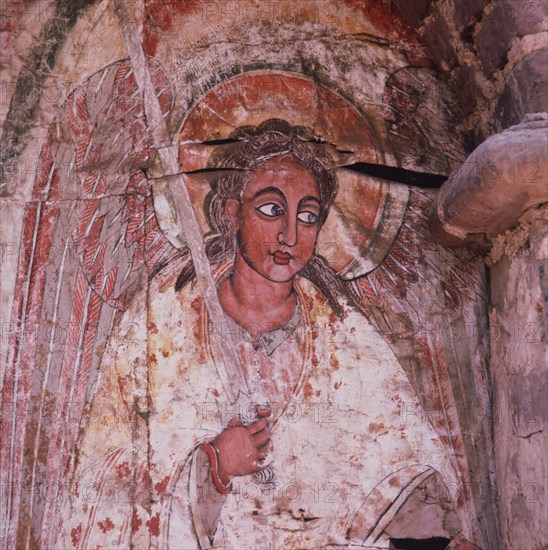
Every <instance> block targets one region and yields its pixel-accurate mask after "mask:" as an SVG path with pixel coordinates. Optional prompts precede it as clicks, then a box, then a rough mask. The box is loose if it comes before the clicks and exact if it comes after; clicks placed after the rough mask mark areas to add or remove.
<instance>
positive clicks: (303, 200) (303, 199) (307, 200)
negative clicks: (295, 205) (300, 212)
mask: <svg viewBox="0 0 548 550" xmlns="http://www.w3.org/2000/svg"><path fill="white" fill-rule="evenodd" d="M309 201H313V202H316V203H318V207H319V208H320V209H321V207H322V203H321V202H320V200H319V199H318V198H317V197H313V196H312V195H308V196H307V197H304V198H302V199H301V200H300V201H299V206H301V204H303V203H305V202H309Z"/></svg>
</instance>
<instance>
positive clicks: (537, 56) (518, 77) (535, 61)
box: [496, 49, 548, 128]
mask: <svg viewBox="0 0 548 550" xmlns="http://www.w3.org/2000/svg"><path fill="white" fill-rule="evenodd" d="M547 61H548V50H546V49H544V50H537V51H534V52H531V53H529V54H527V55H526V56H525V57H524V58H523V60H522V61H521V62H520V63H519V64H518V65H516V66H515V67H514V69H513V70H512V72H511V73H510V75H509V76H508V78H507V79H506V83H505V86H504V90H503V92H502V95H501V97H500V99H499V102H498V106H497V110H496V115H497V118H498V122H499V123H500V125H501V127H502V128H507V127H508V126H511V125H512V124H516V123H517V122H519V121H520V120H521V119H522V118H523V116H524V115H525V114H526V113H537V112H545V111H548V92H547V90H548V69H547V65H546V63H547Z"/></svg>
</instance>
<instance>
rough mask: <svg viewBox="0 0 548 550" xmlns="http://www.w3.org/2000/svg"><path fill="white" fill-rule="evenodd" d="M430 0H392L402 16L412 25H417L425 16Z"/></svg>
mask: <svg viewBox="0 0 548 550" xmlns="http://www.w3.org/2000/svg"><path fill="white" fill-rule="evenodd" d="M431 3H432V0H392V4H394V5H395V6H396V8H398V10H399V12H400V13H401V15H402V17H403V18H404V19H405V21H407V23H409V24H410V25H411V26H412V27H415V28H416V27H418V26H419V25H420V24H421V22H422V20H423V19H424V18H425V17H426V14H427V13H428V10H429V9H430V4H431Z"/></svg>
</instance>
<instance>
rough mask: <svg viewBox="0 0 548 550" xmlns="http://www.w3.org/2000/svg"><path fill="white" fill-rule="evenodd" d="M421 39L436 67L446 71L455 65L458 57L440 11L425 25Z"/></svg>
mask: <svg viewBox="0 0 548 550" xmlns="http://www.w3.org/2000/svg"><path fill="white" fill-rule="evenodd" d="M423 39H424V42H425V43H426V45H427V46H428V48H429V49H430V52H431V54H432V58H433V60H434V64H435V65H436V68H438V69H439V70H440V71H443V72H448V71H449V70H451V69H452V68H453V67H455V66H456V65H457V63H458V58H457V54H456V52H455V48H454V46H453V44H452V41H451V32H450V30H449V27H448V26H447V23H446V22H445V20H444V18H443V17H442V15H441V14H440V13H437V14H436V15H435V16H434V17H433V18H432V19H431V20H430V21H429V22H428V24H427V25H426V27H425V30H424V35H423Z"/></svg>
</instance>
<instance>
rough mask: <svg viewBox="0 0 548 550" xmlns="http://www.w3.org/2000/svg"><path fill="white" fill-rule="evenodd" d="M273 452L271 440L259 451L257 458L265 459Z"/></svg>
mask: <svg viewBox="0 0 548 550" xmlns="http://www.w3.org/2000/svg"><path fill="white" fill-rule="evenodd" d="M271 451H272V441H271V440H270V439H269V440H268V441H267V442H266V443H265V444H264V445H262V446H261V447H259V448H258V449H257V457H259V458H265V457H267V456H268V455H269V454H270V452H271Z"/></svg>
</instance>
